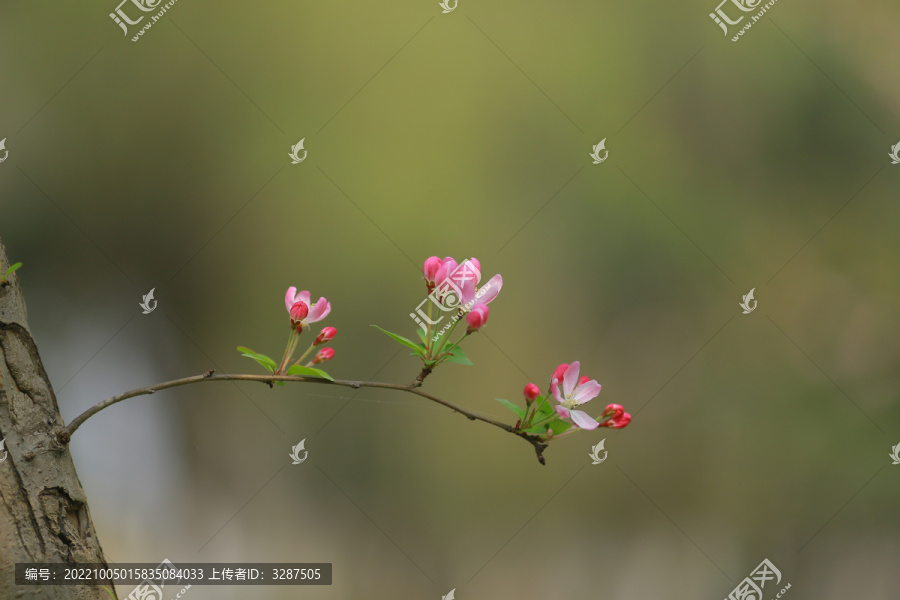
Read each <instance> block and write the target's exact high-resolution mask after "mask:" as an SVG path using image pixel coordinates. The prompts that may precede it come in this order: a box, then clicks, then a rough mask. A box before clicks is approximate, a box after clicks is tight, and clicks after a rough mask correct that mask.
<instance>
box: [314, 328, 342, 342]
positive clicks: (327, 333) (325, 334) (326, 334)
mask: <svg viewBox="0 0 900 600" xmlns="http://www.w3.org/2000/svg"><path fill="white" fill-rule="evenodd" d="M336 335H337V329H335V328H334V327H325V328H324V329H322V331H321V332H319V335H318V337H316V341H314V342H313V346H318V345H319V344H324V343H325V342H330V341H331V340H332V339H333V338H334V336H336Z"/></svg>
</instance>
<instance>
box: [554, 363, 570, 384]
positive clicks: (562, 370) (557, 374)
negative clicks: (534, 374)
mask: <svg viewBox="0 0 900 600" xmlns="http://www.w3.org/2000/svg"><path fill="white" fill-rule="evenodd" d="M568 369H569V365H567V364H566V363H562V364H561V365H559V366H558V367H556V370H555V371H553V376H552V377H550V380H551V381H553V380H554V379H555V380H556V381H558V382H560V383H562V380H563V376H564V375H565V374H566V371H567V370H568Z"/></svg>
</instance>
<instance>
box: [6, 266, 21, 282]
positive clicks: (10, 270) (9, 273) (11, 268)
mask: <svg viewBox="0 0 900 600" xmlns="http://www.w3.org/2000/svg"><path fill="white" fill-rule="evenodd" d="M21 266H22V263H20V262H17V263H16V264H14V265H10V266H9V268H8V269H7V270H6V275H4V276H3V277H4V279H5V278H7V277H9V276H10V275H12V274H13V273H15V272H16V271H18V270H19V267H21Z"/></svg>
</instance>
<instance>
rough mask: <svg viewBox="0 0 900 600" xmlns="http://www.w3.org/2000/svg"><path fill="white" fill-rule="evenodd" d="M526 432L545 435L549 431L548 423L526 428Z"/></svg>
mask: <svg viewBox="0 0 900 600" xmlns="http://www.w3.org/2000/svg"><path fill="white" fill-rule="evenodd" d="M525 433H533V434H535V435H544V434H546V433H547V426H546V425H538V426H537V427H529V428H528V429H526V430H525Z"/></svg>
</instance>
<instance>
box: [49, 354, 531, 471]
mask: <svg viewBox="0 0 900 600" xmlns="http://www.w3.org/2000/svg"><path fill="white" fill-rule="evenodd" d="M425 376H427V373H426V372H425V370H423V371H422V374H420V376H419V378H417V379H416V380H415V381H413V382H412V383H411V384H409V385H400V384H399V383H385V382H381V381H353V380H350V379H335V380H334V381H329V380H327V379H320V378H317V377H301V376H299V375H243V374H238V375H230V374H221V375H216V374H215V373H214V371H207V372H206V373H204V374H203V375H194V376H193V377H185V378H183V379H174V380H172V381H165V382H163V383H157V384H156V385H151V386H147V387H143V388H138V389H136V390H131V391H130V392H125V393H123V394H119V395H117V396H112V397H110V398H107V399H106V400H104V401H102V402H98V403H97V404H95V405H94V406H92V407H91V408H89V409H87V410H86V411H84V412H83V413H81V414H80V415H78V416H77V417H75V418H74V419H72V422H71V423H69V424H68V425H67V426H66V428H65V429H63V430H61V431H60V432H59V434H57V440H58V441H59V442H60V443H61V444H68V443H69V441H70V440H71V439H72V434H74V433H75V431H77V430H78V428H79V427H81V425H82V424H83V423H84V422H85V421H87V420H88V419H89V418H91V417H92V416H94V415H95V414H97V413H98V412H100V411H101V410H103V409H104V408H108V407H110V406H112V405H113V404H118V403H119V402H121V401H122V400H128V399H129V398H134V397H135V396H146V395H149V394H155V393H156V392H158V391H160V390H167V389H169V388H173V387H179V386H182V385H191V384H193V383H203V382H205V381H259V382H261V383H265V384H268V385H269V386H271V385H272V384H273V383H274V382H276V381H289V382H296V383H319V384H325V385H339V386H343V387H349V388H353V389H357V390H358V389H359V388H364V387H368V388H383V389H389V390H397V391H400V392H407V393H409V394H415V395H416V396H421V397H422V398H426V399H428V400H431V401H432V402H436V403H438V404H440V405H442V406H446V407H447V408H449V409H450V410H452V411H454V412H458V413H459V414H461V415H463V416H464V417H466V418H467V419H469V420H470V421H483V422H484V423H487V424H489V425H493V426H494V427H499V428H500V429H502V430H503V431H506V432H508V433H512V434H513V435H515V436H517V437H520V438H522V439H523V440H525V441H527V442H528V443H529V444H531V445H532V446H533V447H534V451H535V453H536V454H537V459H538V461H540V463H541V464H542V465H543V464H546V463H545V462H544V454H543V452H544V450H545V449H546V448H547V442H545V441H543V440H542V439H541V438H539V437H538V436H535V435H530V434H527V433H525V432H522V431H517V430H516V428H515V427H513V426H512V425H507V424H506V423H501V422H500V421H497V420H494V419H492V418H490V417H486V416H484V415H479V414H477V413H474V412H472V411H470V410H467V409H465V408H463V407H461V406H458V405H456V404H453V403H452V402H448V401H446V400H442V399H441V398H438V397H437V396H432V395H431V394H428V393H426V392H423V391H421V390H419V389H418V387H419V386H421V385H422V379H424V378H425Z"/></svg>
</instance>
